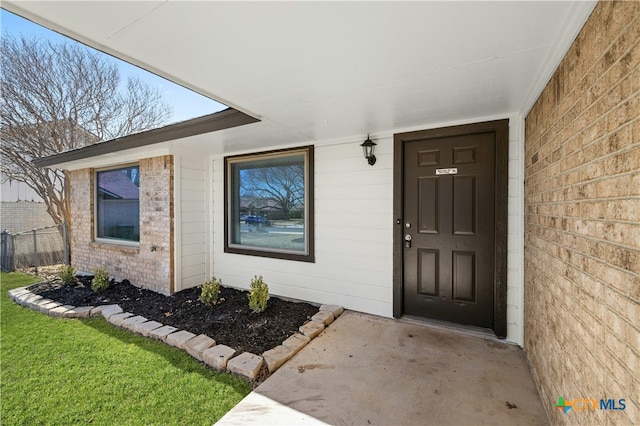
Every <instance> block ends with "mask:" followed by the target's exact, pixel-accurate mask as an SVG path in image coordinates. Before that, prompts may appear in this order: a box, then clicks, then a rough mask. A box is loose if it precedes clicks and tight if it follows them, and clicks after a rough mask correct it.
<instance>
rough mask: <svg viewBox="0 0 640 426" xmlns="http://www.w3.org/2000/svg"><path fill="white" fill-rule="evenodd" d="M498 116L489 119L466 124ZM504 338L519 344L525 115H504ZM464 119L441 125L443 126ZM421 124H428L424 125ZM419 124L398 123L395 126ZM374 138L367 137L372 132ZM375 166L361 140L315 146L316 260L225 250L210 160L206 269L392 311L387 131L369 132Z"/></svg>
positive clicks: (234, 279)
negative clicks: (506, 160) (259, 276)
mask: <svg viewBox="0 0 640 426" xmlns="http://www.w3.org/2000/svg"><path fill="white" fill-rule="evenodd" d="M497 118H504V117H488V118H484V117H482V118H478V119H476V120H470V121H467V123H468V122H479V121H487V120H492V119H497ZM509 119H510V127H509V145H510V152H509V212H508V216H509V218H508V220H509V223H508V227H509V231H508V232H509V237H508V239H509V241H508V244H509V246H508V259H507V262H508V290H507V339H508V340H510V341H513V342H516V343H519V344H522V335H523V331H522V330H523V323H522V311H523V309H522V303H523V302H522V299H523V284H522V282H523V281H522V259H523V244H522V239H523V230H522V208H523V207H522V206H523V185H522V181H523V166H522V151H523V146H522V133H523V125H524V123H523V120H522V118H521V117H520V116H519V115H513V116H510V117H509ZM455 124H465V123H440V124H437V125H432V126H430V127H444V126H448V125H455ZM424 128H427V126H425V127H424ZM410 130H417V129H401V130H398V132H403V131H410ZM372 137H373V135H372ZM374 140H375V142H376V143H377V144H378V145H377V146H376V152H375V154H376V157H377V162H376V164H375V165H374V166H373V167H371V166H369V165H368V164H367V162H366V160H365V159H364V158H363V156H362V150H361V148H360V146H359V145H360V143H362V141H361V140H355V139H354V140H342V141H338V142H331V141H320V142H317V143H316V144H315V152H314V156H315V250H316V251H315V255H316V261H315V263H305V262H295V261H287V260H278V259H269V258H262V257H254V256H243V255H237V254H229V253H225V252H224V159H223V158H222V157H218V158H214V159H213V161H212V174H211V179H212V181H211V182H212V183H211V185H212V190H213V194H212V203H211V206H212V207H211V208H212V221H211V222H212V223H213V228H212V233H213V241H212V271H213V275H215V276H216V277H217V278H221V279H222V280H223V283H224V284H225V285H229V286H233V287H239V288H248V287H249V282H250V280H251V278H252V277H253V276H254V275H256V274H262V275H263V277H264V279H265V282H267V284H269V290H270V292H271V293H273V294H277V295H281V296H286V297H292V298H297V299H302V300H308V301H312V302H316V303H331V304H339V305H342V306H344V307H346V308H348V309H353V310H356V311H361V312H367V313H371V314H376V315H381V316H386V317H391V316H392V315H393V231H394V229H395V228H394V227H395V225H394V223H395V222H394V217H393V136H392V135H387V136H380V137H375V138H374Z"/></svg>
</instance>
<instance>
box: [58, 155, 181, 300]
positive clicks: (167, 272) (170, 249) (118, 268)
mask: <svg viewBox="0 0 640 426" xmlns="http://www.w3.org/2000/svg"><path fill="white" fill-rule="evenodd" d="M139 165H140V244H139V246H138V247H135V246H133V247H132V246H127V245H122V244H112V243H102V242H96V241H94V221H95V218H94V199H95V193H94V180H95V173H94V170H93V169H81V170H74V171H71V172H70V176H71V214H72V221H73V222H72V233H71V263H72V265H73V266H75V267H76V268H77V269H78V270H79V271H85V272H93V270H94V269H95V268H97V267H103V268H105V269H106V270H107V272H109V275H110V276H111V277H113V278H115V279H117V280H122V279H128V280H129V281H130V282H131V283H132V284H134V285H138V286H141V287H145V288H148V289H151V290H154V291H157V292H159V293H163V294H169V293H171V292H173V283H174V276H173V262H174V241H173V235H174V229H173V226H174V224H173V217H174V211H173V208H174V207H173V198H174V194H173V192H174V189H173V157H172V156H169V155H167V156H162V157H154V158H146V159H142V160H140V161H139Z"/></svg>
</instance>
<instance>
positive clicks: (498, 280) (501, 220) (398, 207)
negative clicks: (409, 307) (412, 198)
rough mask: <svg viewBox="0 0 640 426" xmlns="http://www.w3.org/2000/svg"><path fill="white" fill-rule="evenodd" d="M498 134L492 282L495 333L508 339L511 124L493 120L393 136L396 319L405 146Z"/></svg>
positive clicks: (401, 256) (399, 298)
mask: <svg viewBox="0 0 640 426" xmlns="http://www.w3.org/2000/svg"><path fill="white" fill-rule="evenodd" d="M487 132H494V134H495V141H496V146H495V233H494V281H493V332H494V333H495V334H496V336H498V337H499V338H501V339H504V338H506V337H507V219H508V211H507V207H508V195H509V193H508V182H509V181H508V178H509V174H508V168H509V120H508V119H504V120H494V121H485V122H481V123H472V124H463V125H459V126H449V127H442V128H437V129H429V130H418V131H414V132H406V133H397V134H394V135H393V145H394V146H393V217H394V218H395V230H394V232H393V316H394V317H395V318H400V317H401V316H402V315H403V314H404V312H403V306H404V300H403V285H404V244H403V241H404V240H403V235H404V233H403V231H404V229H403V227H402V224H403V223H404V211H403V210H404V207H403V205H404V162H403V159H404V145H405V143H407V142H413V141H417V140H425V139H438V138H443V137H450V136H463V135H470V134H476V133H487Z"/></svg>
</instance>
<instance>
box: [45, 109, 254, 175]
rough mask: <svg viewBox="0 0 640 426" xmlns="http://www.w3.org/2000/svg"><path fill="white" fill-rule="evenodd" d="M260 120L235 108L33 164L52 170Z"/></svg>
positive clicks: (91, 146)
mask: <svg viewBox="0 0 640 426" xmlns="http://www.w3.org/2000/svg"><path fill="white" fill-rule="evenodd" d="M258 121H260V120H259V119H257V118H255V117H252V116H250V115H247V114H245V113H243V112H240V111H238V110H236V109H233V108H228V109H226V110H224V111H220V112H216V113H213V114H209V115H204V116H202V117H198V118H194V119H192V120H186V121H182V122H180V123H175V124H170V125H168V126H164V127H160V128H158V129H153V130H147V131H144V132H140V133H135V134H133V135H129V136H123V137H120V138H116V139H112V140H110V141H106V142H101V143H97V144H94V145H88V146H85V147H83V148H79V149H74V150H72V151H66V152H61V153H59V154H54V155H50V156H48V157H42V158H37V159H35V160H33V164H34V165H36V166H37V167H52V166H56V165H59V164H63V163H68V162H71V161H77V160H82V159H85V158H91V157H96V156H98V155H104V154H112V153H115V152H118V151H124V150H128V149H132V148H139V147H143V146H147V145H153V144H157V143H160V142H167V141H172V140H176V139H181V138H186V137H189V136H195V135H200V134H203V133H211V132H215V131H218V130H224V129H229V128H232V127H237V126H243V125H245V124H251V123H256V122H258Z"/></svg>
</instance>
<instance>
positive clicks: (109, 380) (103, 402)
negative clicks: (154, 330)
mask: <svg viewBox="0 0 640 426" xmlns="http://www.w3.org/2000/svg"><path fill="white" fill-rule="evenodd" d="M0 280H1V286H0V287H1V294H0V300H1V305H0V308H1V311H0V312H1V315H2V316H1V318H0V345H1V346H0V368H1V370H0V371H1V383H0V395H1V401H0V402H1V412H0V423H2V424H3V425H16V424H20V425H27V424H28V425H32V424H34V425H35V424H48V425H62V424H65V425H66V424H70V423H76V424H87V423H91V424H97V425H102V424H118V425H174V424H175V425H179V424H184V425H199V424H201V425H211V424H212V423H214V422H215V421H216V420H218V419H219V418H220V417H222V416H223V415H224V414H225V413H226V412H227V411H228V410H229V409H231V408H232V407H233V406H234V405H235V404H237V403H238V402H239V401H240V400H241V399H242V398H243V397H244V396H245V395H247V394H248V393H249V392H250V391H251V386H250V385H249V383H247V382H246V381H244V380H242V379H240V378H237V377H234V376H231V375H228V374H221V373H218V372H216V371H214V370H212V369H209V368H206V367H205V366H204V365H203V364H201V363H199V362H198V361H196V360H195V359H193V358H192V357H191V356H189V355H188V354H186V353H185V352H183V351H181V350H179V349H176V348H174V347H171V346H168V345H166V344H164V343H161V342H158V341H155V340H152V339H147V338H144V337H142V336H139V335H136V334H133V333H131V332H129V331H125V330H121V329H118V328H116V327H114V326H113V325H111V324H109V323H108V322H106V321H105V320H104V319H102V318H101V317H100V318H92V319H89V320H76V319H59V318H51V317H48V316H46V315H43V314H41V313H37V312H34V311H31V310H29V309H26V308H23V307H21V306H19V305H17V304H15V303H13V302H12V301H11V300H9V298H8V297H7V291H8V290H10V289H12V288H16V287H21V286H25V285H28V284H30V283H32V282H33V281H34V279H33V277H30V276H27V275H22V274H17V273H12V274H7V273H2V274H1V275H0Z"/></svg>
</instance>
